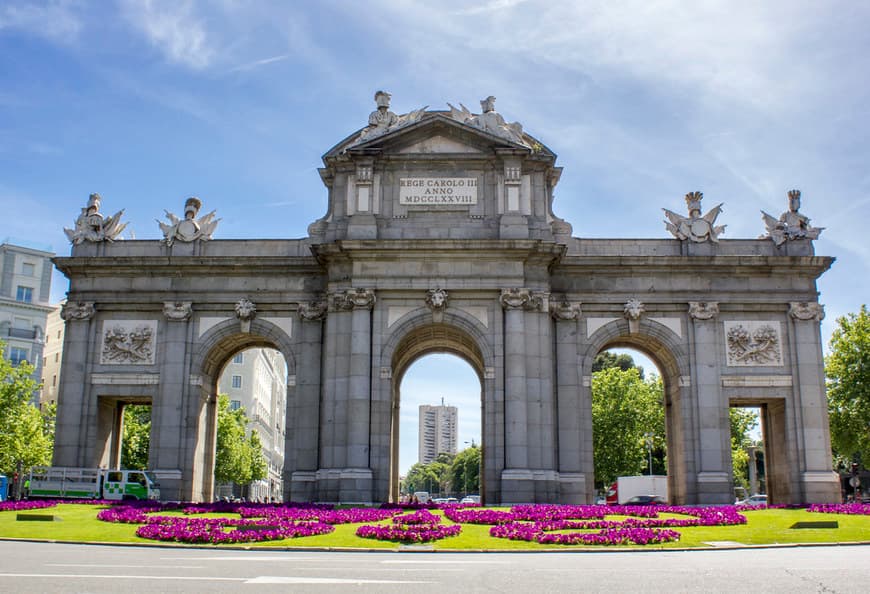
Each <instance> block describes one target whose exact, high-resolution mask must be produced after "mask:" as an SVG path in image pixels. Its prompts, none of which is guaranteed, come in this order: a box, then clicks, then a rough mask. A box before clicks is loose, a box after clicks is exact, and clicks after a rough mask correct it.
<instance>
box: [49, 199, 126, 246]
mask: <svg viewBox="0 0 870 594" xmlns="http://www.w3.org/2000/svg"><path fill="white" fill-rule="evenodd" d="M101 202H102V198H100V195H99V194H91V195H90V196H89V197H88V204H87V206H85V207H84V208H82V212H81V214H79V217H78V218H77V219H76V222H75V227H74V228H72V229H69V228H64V230H63V232H64V233H66V236H67V238H68V239H69V240H70V242H72V244H73V245H79V244H81V243H84V242H86V241H90V242H93V243H98V242H100V241H115V239H117V238H118V236H119V235H120V234H121V231H123V230H124V228H125V227H126V226H127V223H122V222H121V215H123V214H124V210H123V209H121V210H119V211H118V212H116V213H115V214H114V215H113V216H111V217H103V215H102V214H101V213H100V203H101Z"/></svg>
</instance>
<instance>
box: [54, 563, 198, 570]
mask: <svg viewBox="0 0 870 594" xmlns="http://www.w3.org/2000/svg"><path fill="white" fill-rule="evenodd" d="M45 566H46V567H128V568H129V567H132V568H134V569H142V568H143V567H146V566H147V567H148V569H153V568H160V569H205V565H152V564H150V563H148V564H145V563H139V564H137V565H119V564H114V563H46V564H45Z"/></svg>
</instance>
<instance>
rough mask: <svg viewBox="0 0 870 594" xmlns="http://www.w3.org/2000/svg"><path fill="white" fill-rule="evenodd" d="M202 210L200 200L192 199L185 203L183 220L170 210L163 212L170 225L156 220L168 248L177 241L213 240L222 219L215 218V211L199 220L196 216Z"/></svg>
mask: <svg viewBox="0 0 870 594" xmlns="http://www.w3.org/2000/svg"><path fill="white" fill-rule="evenodd" d="M200 208H202V201H201V200H200V199H199V198H196V197H191V198H188V199H187V201H186V202H185V203H184V218H183V219H179V218H178V217H177V216H175V215H174V214H172V213H171V212H169V211H168V210H164V211H163V212H165V213H166V218H167V219H169V224H166V223H163V222H161V221H160V220H159V219H156V220H157V224H158V225H160V230H161V231H163V241H164V242H166V245H167V246H172V244H173V243H174V242H175V241H183V242H185V243H190V242H191V241H196V240H197V239H199V240H201V241H208V240H209V239H211V236H212V234H213V233H214V230H215V229H216V228H217V224H218V223H219V222H220V219H216V218H214V215H215V212H216V211H214V210H213V211H211V212H210V213H208V214H207V215H205V216H203V217H200V218H199V219H197V218H196V215H197V214H199V209H200Z"/></svg>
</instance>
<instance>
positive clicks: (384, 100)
mask: <svg viewBox="0 0 870 594" xmlns="http://www.w3.org/2000/svg"><path fill="white" fill-rule="evenodd" d="M391 98H392V95H390V94H389V93H387V92H386V91H377V92H376V93H375V105H377V109H376V110H375V111H373V112H372V113H370V114H369V125H368V127H367V128H366V129H364V130H363V131H362V132H361V133H360V135H359V138H358V139H357V143H360V142H365V141H367V140H372V139H374V138H377V137H378V136H383V135H384V134H386V133H387V132H392V131H393V130H398V129H399V128H403V127H404V126H407V125H408V124H413V123H414V122H416V121H419V120H420V118H421V117H423V113H425V111H426V108H427V107H429V106H428V105H426V106H424V107H421V108H420V109H416V110H414V111H412V112H409V113H406V114H403V115H396V114H395V113H393V112H392V111H390V99H391Z"/></svg>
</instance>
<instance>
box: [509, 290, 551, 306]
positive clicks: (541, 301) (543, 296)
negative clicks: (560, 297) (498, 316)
mask: <svg viewBox="0 0 870 594" xmlns="http://www.w3.org/2000/svg"><path fill="white" fill-rule="evenodd" d="M499 302H500V303H501V306H502V307H503V308H504V309H507V310H510V309H524V310H526V311H548V310H549V304H550V294H549V293H545V292H543V291H532V290H531V289H527V288H525V287H518V288H514V289H502V290H501V295H500V296H499Z"/></svg>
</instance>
